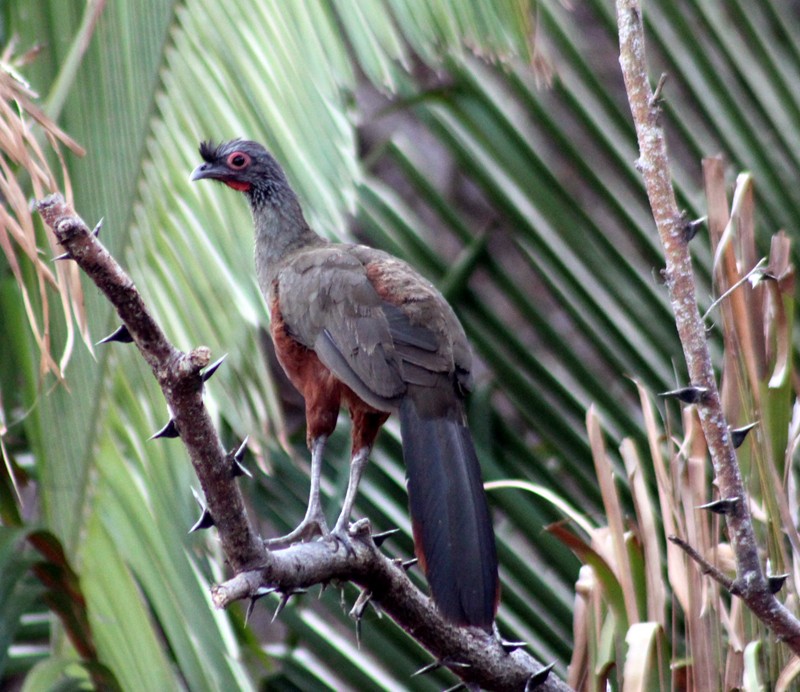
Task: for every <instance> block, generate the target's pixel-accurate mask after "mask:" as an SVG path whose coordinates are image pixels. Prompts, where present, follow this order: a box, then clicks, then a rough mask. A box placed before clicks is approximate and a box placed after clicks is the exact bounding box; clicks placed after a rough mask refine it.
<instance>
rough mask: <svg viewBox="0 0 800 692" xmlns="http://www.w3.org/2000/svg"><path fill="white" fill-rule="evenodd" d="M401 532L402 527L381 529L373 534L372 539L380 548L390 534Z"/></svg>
mask: <svg viewBox="0 0 800 692" xmlns="http://www.w3.org/2000/svg"><path fill="white" fill-rule="evenodd" d="M396 533H400V529H389V530H388V531H381V532H380V533H375V534H372V540H373V541H374V543H375V546H376V547H378V548H380V547H381V546H382V545H383V544H384V543H385V542H386V539H387V538H389V536H394V534H396Z"/></svg>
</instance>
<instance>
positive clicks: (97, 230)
mask: <svg viewBox="0 0 800 692" xmlns="http://www.w3.org/2000/svg"><path fill="white" fill-rule="evenodd" d="M103 221H105V217H103V218H101V219H100V220H99V221H98V222H97V224H95V227H94V228H93V229H92V235H93V236H94V237H95V238H97V237H98V236H99V235H100V229H101V228H102V227H103Z"/></svg>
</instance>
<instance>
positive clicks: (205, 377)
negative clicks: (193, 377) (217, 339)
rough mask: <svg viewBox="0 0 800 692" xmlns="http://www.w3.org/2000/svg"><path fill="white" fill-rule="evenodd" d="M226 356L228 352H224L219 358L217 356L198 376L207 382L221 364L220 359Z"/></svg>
mask: <svg viewBox="0 0 800 692" xmlns="http://www.w3.org/2000/svg"><path fill="white" fill-rule="evenodd" d="M227 357H228V354H227V353H226V354H225V355H224V356H222V357H221V358H217V359H216V360H215V361H214V362H213V363H211V365H209V366H208V367H207V368H206V369H205V370H204V371H203V373H202V374H201V375H200V377H201V378H202V380H203V382H208V381H209V380H210V379H211V376H212V375H213V374H214V373H215V372H216V371H217V368H219V366H220V365H222V361H223V360H225V359H226V358H227Z"/></svg>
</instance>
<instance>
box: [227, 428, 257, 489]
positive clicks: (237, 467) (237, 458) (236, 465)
mask: <svg viewBox="0 0 800 692" xmlns="http://www.w3.org/2000/svg"><path fill="white" fill-rule="evenodd" d="M249 439H250V436H249V435H248V436H247V437H245V438H244V440H242V444H240V445H239V448H238V449H237V450H236V451H235V452H234V453H233V454H232V455H231V460H232V462H233V464H232V468H231V476H233V477H234V478H238V477H239V476H247V477H248V478H252V477H253V474H252V473H250V471H249V469H248V468H247V467H246V466H244V464H242V459H243V458H244V453H245V452H246V451H247V441H248V440H249Z"/></svg>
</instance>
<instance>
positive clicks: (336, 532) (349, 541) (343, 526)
mask: <svg viewBox="0 0 800 692" xmlns="http://www.w3.org/2000/svg"><path fill="white" fill-rule="evenodd" d="M358 523H359V522H356V523H355V524H353V525H352V526H351V525H350V524H349V523H348V522H347V521H341V522H340V521H337V522H336V526H334V527H333V531H331V532H330V533H329V534H328V535H327V536H326V538H329V539H331V540H333V541H335V542H336V546H337V548H338V546H340V545H341V546H342V547H344V549H345V550H346V551H347V554H348V555H349V556H350V557H352V556H354V555H355V554H356V551H355V548H353V535H354V532H353V529H354V528H356V525H357V524H358Z"/></svg>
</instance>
